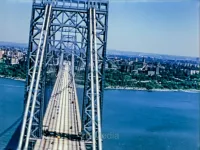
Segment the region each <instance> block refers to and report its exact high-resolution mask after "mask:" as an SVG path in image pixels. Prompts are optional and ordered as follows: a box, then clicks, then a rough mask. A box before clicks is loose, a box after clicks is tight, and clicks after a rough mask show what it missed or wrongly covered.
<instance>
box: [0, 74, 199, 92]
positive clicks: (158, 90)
mask: <svg viewBox="0 0 200 150" xmlns="http://www.w3.org/2000/svg"><path fill="white" fill-rule="evenodd" d="M0 78H6V79H12V80H18V81H26V80H25V79H21V78H14V77H5V76H2V75H0ZM77 87H78V88H84V86H83V85H80V84H77ZM105 89H106V90H133V91H148V92H153V91H157V92H190V93H197V92H200V90H197V89H151V90H147V89H146V88H137V87H121V86H116V87H112V86H109V87H106V88H105Z"/></svg>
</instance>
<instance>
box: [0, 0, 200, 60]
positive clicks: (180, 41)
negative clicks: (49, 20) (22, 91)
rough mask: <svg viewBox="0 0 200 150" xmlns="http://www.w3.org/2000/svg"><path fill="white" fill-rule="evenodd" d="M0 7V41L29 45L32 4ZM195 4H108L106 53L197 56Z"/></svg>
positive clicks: (18, 1) (12, 2)
mask: <svg viewBox="0 0 200 150" xmlns="http://www.w3.org/2000/svg"><path fill="white" fill-rule="evenodd" d="M1 3H2V5H1V6H0V18H1V20H2V21H1V24H0V33H1V34H0V41H6V42H15V43H28V36H29V26H30V16H31V2H30V1H29V2H28V1H24V0H5V1H3V2H1ZM198 11H199V9H198V1H197V0H182V1H177V0H174V1H173V0H170V1H168V2H166V0H165V1H163V0H154V1H152V0H151V1H148V0H146V1H144V0H143V1H141V2H139V1H136V0H132V1H131V0H126V1H121V0H120V1H116V0H111V1H110V10H109V30H108V46H107V47H108V49H114V50H122V51H133V52H145V53H157V54H169V55H181V56H195V57H198V56H199V14H198Z"/></svg>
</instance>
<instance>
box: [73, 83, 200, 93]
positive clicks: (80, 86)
mask: <svg viewBox="0 0 200 150" xmlns="http://www.w3.org/2000/svg"><path fill="white" fill-rule="evenodd" d="M77 87H78V88H83V87H84V86H83V85H79V84H77ZM105 90H133V91H146V92H190V93H191V92H192V93H193V92H195V93H196V92H200V90H197V89H151V90H147V89H146V88H134V87H120V86H118V87H111V86H109V87H106V88H105Z"/></svg>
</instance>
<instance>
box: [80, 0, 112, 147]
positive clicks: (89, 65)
mask: <svg viewBox="0 0 200 150" xmlns="http://www.w3.org/2000/svg"><path fill="white" fill-rule="evenodd" d="M97 6H98V5H97V4H96V3H93V4H92V6H91V8H93V10H92V11H95V10H96V8H97ZM106 8H108V3H107V7H106ZM107 11H108V10H107ZM90 13H91V12H90V11H88V16H89V15H90ZM91 15H93V13H92V14H91ZM94 20H95V25H94V26H95V29H94V27H90V26H91V23H90V22H94ZM88 27H90V29H89V30H88V37H87V38H88V43H87V44H88V46H87V53H86V69H85V85H84V97H83V98H84V99H83V108H82V134H83V139H84V140H85V143H86V146H87V149H96V148H97V149H100V147H99V146H100V144H98V143H99V142H102V141H98V140H99V139H98V137H99V136H100V135H98V123H99V122H98V119H100V120H102V109H103V92H104V78H105V61H106V45H107V29H108V13H106V14H104V13H102V14H100V13H98V11H95V17H94V18H93V19H90V18H89V17H88ZM90 30H92V31H90ZM94 32H95V33H94ZM91 34H93V36H92V37H91ZM93 39H95V42H94V41H93ZM95 47H96V48H95ZM95 49H96V50H97V61H98V62H97V63H98V64H97V67H95V65H94V64H95V61H94V59H95ZM92 61H94V62H92ZM96 69H97V70H98V76H97V75H95V70H96ZM96 77H97V78H96ZM95 82H96V83H95ZM97 82H98V83H97ZM97 86H98V90H99V91H98V90H97ZM97 97H99V101H100V106H98V105H97V103H98V99H97ZM93 103H94V105H93ZM93 107H94V108H93ZM98 107H100V108H99V109H100V118H98ZM93 109H94V110H93ZM93 111H94V114H93ZM94 115H95V117H94V118H93V116H94ZM94 121H95V140H96V142H95V141H93V139H94V135H93V134H94V133H93V132H94V131H93V130H92V128H93V126H94V125H93V123H94ZM100 134H101V133H100ZM94 143H96V144H94ZM94 145H95V147H94Z"/></svg>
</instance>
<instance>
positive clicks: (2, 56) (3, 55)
mask: <svg viewBox="0 0 200 150" xmlns="http://www.w3.org/2000/svg"><path fill="white" fill-rule="evenodd" d="M25 55H26V54H25V52H22V51H21V50H17V49H14V50H13V49H3V48H1V49H0V60H1V61H4V62H5V63H7V64H11V65H15V64H19V62H20V60H25Z"/></svg>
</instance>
